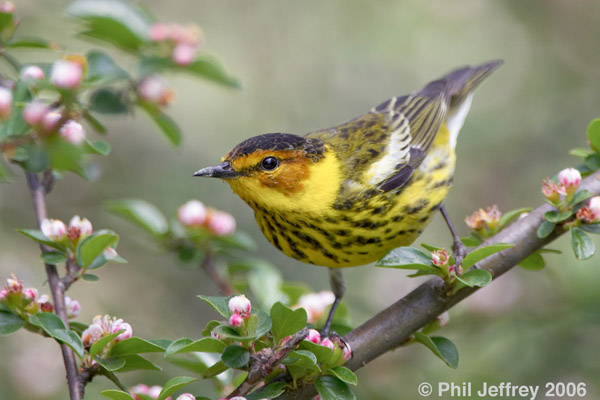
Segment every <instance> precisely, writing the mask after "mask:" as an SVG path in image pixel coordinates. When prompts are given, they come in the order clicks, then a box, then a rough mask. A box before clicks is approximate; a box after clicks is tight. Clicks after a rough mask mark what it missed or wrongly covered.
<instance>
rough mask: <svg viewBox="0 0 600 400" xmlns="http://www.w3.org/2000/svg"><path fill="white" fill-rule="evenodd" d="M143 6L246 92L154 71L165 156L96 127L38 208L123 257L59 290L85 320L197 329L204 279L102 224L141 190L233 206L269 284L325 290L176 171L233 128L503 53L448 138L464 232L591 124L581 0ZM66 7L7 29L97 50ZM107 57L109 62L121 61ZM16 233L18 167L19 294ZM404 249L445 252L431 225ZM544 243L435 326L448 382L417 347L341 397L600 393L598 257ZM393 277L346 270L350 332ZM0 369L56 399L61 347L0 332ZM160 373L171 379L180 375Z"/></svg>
mask: <svg viewBox="0 0 600 400" xmlns="http://www.w3.org/2000/svg"><path fill="white" fill-rule="evenodd" d="M143 3H144V4H146V5H147V6H148V7H149V8H150V9H151V10H152V11H153V12H154V13H155V14H156V15H157V16H158V17H159V19H161V20H162V21H165V22H183V23H187V22H193V23H197V24H199V25H200V26H201V27H202V29H203V30H204V33H205V36H206V38H207V51H208V52H210V53H212V54H215V55H217V56H218V57H219V59H220V60H221V61H222V62H223V64H224V65H225V66H226V68H227V69H228V70H229V71H230V72H231V73H232V74H233V75H235V76H237V77H239V78H240V79H241V81H242V82H243V89H242V90H239V91H236V90H230V89H224V88H222V87H219V86H217V85H214V84H211V83H209V82H203V81H198V80H192V79H190V78H187V77H181V76H178V77H170V78H171V82H172V84H173V86H174V88H175V90H176V92H177V98H176V101H175V102H174V104H172V105H171V107H170V109H169V110H168V111H169V113H170V114H171V115H172V116H173V117H174V118H175V119H176V120H177V121H178V122H179V123H180V124H181V127H182V128H183V131H184V134H185V136H184V141H183V145H182V146H181V148H178V149H173V148H170V147H169V145H168V144H167V143H166V141H165V140H164V139H163V137H162V135H161V134H160V133H159V132H158V131H157V129H156V128H155V127H154V126H153V125H152V123H151V122H150V121H149V120H148V119H147V118H146V116H145V115H135V116H128V117H125V118H118V119H117V118H115V119H110V118H108V119H107V118H105V119H104V121H105V122H106V123H107V124H108V126H109V128H110V134H109V136H108V139H107V140H108V141H109V142H110V143H111V145H112V146H113V152H112V154H111V155H110V156H109V157H106V158H102V157H93V158H90V163H91V164H92V166H93V168H94V170H95V171H97V174H96V180H95V181H94V182H91V183H90V182H86V181H84V180H82V179H81V178H79V177H77V176H74V175H72V174H70V175H67V176H66V178H65V179H64V181H62V182H59V183H58V184H57V185H56V188H55V189H54V191H53V192H52V193H51V195H50V196H49V198H48V201H49V204H48V205H49V213H50V216H51V217H54V218H61V219H63V220H65V221H68V220H69V219H70V218H71V216H72V215H74V214H79V215H82V216H85V217H88V218H89V219H90V220H91V221H92V223H93V224H94V227H95V228H96V229H97V228H111V229H114V230H115V231H116V232H117V233H119V234H120V235H121V242H120V245H119V252H120V253H121V254H122V255H123V256H124V257H126V258H127V259H128V260H129V264H124V265H121V264H110V265H108V266H106V267H104V268H103V269H101V270H100V271H99V273H98V274H99V276H100V278H101V280H100V282H99V283H88V282H82V283H78V284H76V285H74V287H73V288H72V290H70V291H69V294H70V295H71V297H74V298H76V299H78V300H79V301H80V302H81V303H82V306H83V312H82V314H81V316H80V318H79V319H80V320H81V321H83V322H87V323H89V322H90V320H91V318H92V317H93V316H94V315H96V314H104V313H109V314H111V315H117V316H119V317H122V318H124V319H125V320H126V321H128V322H130V323H131V324H132V326H133V328H134V334H136V335H139V336H142V337H146V338H160V337H163V338H170V339H174V338H177V337H192V338H198V337H200V332H201V330H202V328H203V327H204V325H205V323H206V322H207V321H209V320H210V319H213V318H215V317H216V315H215V314H214V313H213V312H212V311H211V310H209V309H208V308H207V307H206V306H205V305H204V304H202V302H200V301H199V300H198V299H197V298H196V295H197V294H200V293H202V294H213V295H214V294H216V293H217V292H216V289H215V287H214V286H213V285H212V284H211V282H210V281H209V280H208V279H207V277H206V276H205V275H204V274H203V273H202V271H201V270H185V269H182V268H181V267H180V266H179V265H178V264H177V262H176V261H175V258H174V257H173V256H171V255H170V254H164V253H162V252H161V250H160V249H157V248H155V246H154V244H153V243H152V242H150V241H149V240H148V237H147V236H146V235H145V234H144V233H143V232H142V231H141V230H140V229H138V228H136V227H134V226H133V225H131V224H129V223H128V222H126V221H124V220H121V219H119V218H117V217H115V216H113V215H111V214H109V213H108V212H106V211H105V209H104V206H103V205H104V204H105V202H106V201H108V200H113V199H120V198H125V197H139V198H143V199H146V200H148V201H150V202H152V203H154V204H156V205H157V206H158V207H159V208H161V209H162V210H163V211H164V212H166V213H174V212H175V210H176V208H177V207H178V206H179V205H180V204H182V203H184V202H185V201H187V200H188V199H190V198H198V199H200V200H202V201H203V202H205V203H206V204H208V205H211V206H215V207H218V208H221V209H223V210H226V211H228V212H230V213H232V214H234V215H235V217H236V219H237V221H238V225H239V229H241V230H243V231H246V232H248V233H250V234H252V235H253V236H254V237H256V239H257V241H258V245H259V251H258V252H257V254H260V256H261V257H263V258H265V259H268V260H270V261H271V262H273V263H274V264H276V265H277V266H278V267H279V268H280V269H281V271H282V273H283V275H284V277H285V279H288V280H299V281H304V282H307V283H308V284H309V285H311V286H312V287H313V288H314V289H316V290H317V289H326V288H327V280H326V276H327V275H326V270H324V269H321V268H318V267H312V266H307V265H304V264H301V263H299V262H296V261H294V260H291V259H289V258H286V257H285V256H283V255H282V254H280V253H278V252H277V251H276V250H275V249H274V248H272V247H271V246H270V245H269V244H268V242H267V241H266V240H265V239H264V238H263V237H262V235H261V234H260V232H259V229H258V228H257V227H256V225H255V222H254V218H253V216H252V213H251V211H250V209H249V208H248V207H247V206H246V205H245V204H243V203H242V201H241V200H240V199H239V198H237V197H236V196H234V195H232V192H231V189H230V188H229V186H228V185H226V184H224V183H221V182H220V181H216V180H214V181H212V180H198V179H195V178H193V177H192V173H193V172H194V171H196V170H197V169H199V168H200V167H203V166H207V165H212V164H213V163H215V162H216V161H217V160H218V159H219V158H220V157H221V156H222V155H223V154H225V152H227V151H228V150H229V149H230V148H231V147H232V146H233V145H235V144H236V143H238V142H239V141H241V140H243V139H245V138H247V137H249V136H253V135H256V134H260V133H265V132H289V133H304V132H308V131H310V130H313V129H317V128H323V127H328V126H332V125H335V124H337V123H340V122H343V121H345V120H348V119H350V118H352V117H354V116H357V115H359V114H362V113H364V112H366V111H367V110H369V109H370V108H371V107H372V106H374V105H377V104H378V103H379V102H381V101H383V100H385V99H387V98H389V97H391V96H394V95H400V94H404V93H407V92H409V91H411V90H413V89H416V88H419V87H421V86H422V85H423V84H425V83H426V82H428V81H429V80H432V79H435V78H437V77H438V76H440V75H441V74H443V73H445V72H447V71H449V70H451V69H452V68H455V67H458V66H461V65H464V64H467V63H477V62H482V61H485V60H488V59H495V58H502V59H504V60H505V62H506V63H505V65H504V66H503V67H502V68H501V69H500V70H499V71H498V72H496V73H495V74H494V75H493V76H492V77H491V78H490V79H489V80H487V81H486V82H485V83H484V84H483V85H482V86H481V88H480V89H479V90H478V92H477V94H476V96H475V101H474V103H473V107H472V109H471V113H470V115H469V117H468V118H467V121H466V124H465V127H464V129H463V131H462V134H461V137H460V139H459V146H458V165H457V171H456V178H455V186H454V189H453V190H452V192H451V194H450V196H449V198H448V200H447V203H446V205H447V209H448V210H449V212H450V214H451V215H452V216H453V217H454V220H455V224H457V225H458V229H459V231H460V233H461V234H466V233H467V229H466V227H465V226H464V224H463V223H462V219H463V218H464V216H466V215H468V214H470V213H471V212H472V211H474V210H475V209H477V208H479V207H485V206H489V205H492V204H498V205H499V206H500V208H501V209H502V210H510V209H513V208H517V207H522V206H537V205H538V204H541V203H542V201H543V199H542V195H541V193H540V183H541V180H542V179H543V178H544V177H546V176H548V175H553V174H555V173H556V172H558V171H559V170H560V169H562V168H565V167H567V166H572V165H574V164H576V163H577V162H578V159H576V158H574V157H571V156H569V155H568V154H567V153H568V150H569V149H570V148H573V147H582V146H585V144H586V139H585V128H586V126H587V124H588V123H589V121H590V120H591V119H593V118H595V117H598V116H600V109H599V104H600V85H599V84H600V68H598V66H599V65H600V52H599V51H598V39H599V38H600V24H598V18H597V16H598V15H600V2H598V1H592V0H589V1H578V2H570V1H569V2H568V1H564V0H543V1H542V0H538V1H522V0H499V1H481V0H456V1H439V0H437V1H433V0H431V1H430V0H428V1H419V0H406V1H391V0H382V1H358V0H330V1H327V2H323V1H316V0H305V1H301V2H300V1H292V0H278V1H266V0H254V1H249V0H229V1H207V0H187V1H183V0H174V1H170V2H165V1H158V0H151V1H150V0H148V1H144V2H143ZM66 4H67V2H66V1H47V0H46V1H42V0H39V1H35V0H18V1H17V2H16V5H17V13H18V14H19V15H20V16H21V17H22V26H21V28H20V34H21V35H39V36H42V37H45V38H47V39H55V40H56V41H57V42H59V43H65V44H66V45H67V48H68V50H69V51H72V52H85V51H87V50H88V49H89V48H91V47H93V46H95V45H94V44H90V43H87V42H83V41H80V40H77V39H75V38H74V36H75V33H76V32H77V24H76V23H74V22H73V21H71V20H68V19H66V18H65V17H64V16H63V15H62V9H63V7H64V6H65V5H66ZM110 52H111V54H113V55H114V56H115V57H116V58H117V59H118V60H119V61H120V62H121V63H123V64H125V65H127V63H128V62H130V60H128V58H126V57H123V55H122V54H121V53H119V52H118V51H113V50H112V49H111V50H110ZM22 57H23V59H24V60H27V59H31V60H40V59H48V60H51V59H54V58H56V55H55V54H48V53H47V52H39V53H26V52H22ZM2 68H5V66H2ZM15 171H16V169H15ZM16 172H18V171H16ZM32 227H34V219H33V215H32V207H31V201H30V199H29V197H28V193H27V190H26V184H25V180H24V177H23V175H22V174H21V173H20V172H19V173H18V174H17V175H16V177H15V180H14V182H13V183H11V184H3V185H1V186H0V237H1V238H2V240H0V276H2V277H5V276H7V275H8V274H9V273H11V272H17V273H18V274H19V276H20V277H21V278H22V279H23V280H24V281H25V283H26V285H27V286H37V287H42V284H44V282H45V276H44V273H43V267H42V264H41V263H40V260H39V255H38V249H37V246H36V245H35V244H34V243H33V242H32V241H30V240H28V239H27V238H24V237H23V236H21V235H19V234H17V233H16V232H15V228H32ZM420 242H427V243H434V244H437V245H446V246H449V244H450V237H449V235H448V232H447V229H446V227H445V226H444V224H443V221H442V220H441V218H439V217H437V218H436V219H435V220H434V222H433V223H432V224H431V225H430V227H429V228H428V229H427V230H426V231H425V233H424V234H423V236H422V237H421V238H420V239H419V240H418V243H420ZM596 244H597V246H599V245H600V241H597V240H596ZM552 247H553V248H557V249H561V250H563V251H564V254H562V255H548V256H547V261H548V265H547V267H546V269H545V270H543V271H540V272H530V271H525V270H522V269H518V268H517V269H515V270H514V271H511V272H510V273H509V274H507V275H505V276H503V277H502V278H500V279H499V280H498V281H496V282H495V283H494V284H493V285H491V286H490V287H488V288H485V289H483V290H481V291H480V292H479V293H478V294H477V295H476V296H473V297H472V298H470V299H468V300H466V301H465V302H464V303H463V304H460V305H459V306H458V307H456V308H454V309H453V310H451V312H450V315H451V322H450V325H449V326H448V327H447V328H446V329H445V330H444V331H443V332H442V333H441V334H442V335H444V336H447V337H449V338H450V339H451V340H452V341H454V342H455V343H456V345H457V346H458V349H459V352H460V364H459V368H458V369H457V370H452V369H449V368H448V367H447V366H445V365H444V364H443V363H442V362H441V361H439V360H438V359H437V358H435V357H434V356H433V355H432V354H431V353H429V351H428V350H426V349H425V348H424V347H422V346H411V347H409V348H403V349H400V350H398V351H395V352H393V353H390V354H386V355H385V356H383V357H381V358H380V359H378V360H376V361H374V362H373V363H371V364H370V365H368V366H367V367H365V368H363V369H362V370H360V371H359V373H358V376H359V386H358V388H357V389H356V394H357V397H358V398H359V399H381V400H387V399H390V400H391V399H415V398H418V395H417V386H418V384H419V383H420V382H423V381H427V382H431V383H432V384H434V385H436V384H437V382H455V383H462V382H473V385H474V387H475V388H477V387H479V386H480V383H481V382H484V381H485V382H488V383H489V384H498V383H500V382H512V383H513V384H515V385H541V386H542V389H540V391H542V392H543V390H544V389H543V386H544V384H545V383H546V382H585V383H586V384H587V388H588V394H587V396H586V397H585V398H586V399H599V398H600V385H599V383H598V376H600V362H598V357H599V356H600V334H599V332H600V312H599V310H600V290H598V288H599V287H600V265H599V264H600V263H599V260H600V258H599V257H600V255H597V256H596V257H594V258H593V259H592V260H589V261H586V262H576V261H575V259H574V256H573V255H572V252H571V251H570V249H569V243H568V240H567V239H566V238H562V239H561V240H559V241H558V242H557V243H555V244H553V246H552ZM404 275H405V274H404V273H403V272H398V271H393V270H383V269H375V268H372V267H361V268H354V269H350V270H347V272H346V277H347V280H348V295H347V298H346V301H347V303H348V306H349V309H350V310H351V311H350V316H351V319H352V321H353V323H354V324H355V325H358V324H360V323H362V322H363V321H365V320H366V319H367V318H368V317H369V316H370V315H373V314H374V313H375V312H377V311H380V310H382V309H383V308H384V307H385V306H387V305H389V304H391V303H392V302H394V301H396V300H397V299H399V298H400V297H401V296H403V295H404V294H406V293H408V291H410V290H411V288H413V287H415V286H416V285H418V284H419V281H418V280H414V279H407V278H404ZM42 292H48V289H47V286H44V287H43V288H42ZM0 359H1V360H2V363H0V397H1V398H3V399H63V398H66V391H65V385H64V378H63V377H64V370H63V369H62V360H61V357H60V352H59V349H58V346H56V345H55V344H54V343H52V342H51V341H50V340H48V339H42V338H41V337H38V336H35V335H33V334H30V333H26V332H19V333H15V334H11V335H9V336H5V337H2V338H0ZM155 361H158V362H160V359H159V358H156V359H155ZM161 365H163V366H165V367H166V372H167V373H168V374H169V376H176V375H186V374H187V373H186V372H185V371H183V370H179V369H177V368H175V367H170V366H167V365H166V364H165V363H164V362H161ZM166 380H167V377H165V375H163V374H161V373H158V372H149V373H145V374H142V373H133V372H132V373H126V374H124V375H123V381H124V382H125V383H126V384H127V385H130V386H132V385H134V384H136V383H139V382H144V383H147V384H163V383H164V382H165V381H166ZM110 387H111V384H110V382H108V381H107V380H106V379H104V378H102V377H98V378H96V379H95V381H94V382H93V383H92V384H91V385H89V386H88V396H86V399H99V398H101V396H100V395H99V394H98V393H99V392H100V390H102V389H104V388H110ZM192 390H193V391H194V392H195V393H197V394H201V393H205V394H210V393H211V386H210V385H209V384H207V383H202V382H201V383H198V384H197V385H196V387H194V388H192ZM211 395H212V394H211ZM542 397H543V396H542V395H538V398H542ZM432 398H435V396H432Z"/></svg>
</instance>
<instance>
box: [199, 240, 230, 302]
mask: <svg viewBox="0 0 600 400" xmlns="http://www.w3.org/2000/svg"><path fill="white" fill-rule="evenodd" d="M200 266H201V267H202V269H203V270H204V272H206V273H207V274H208V276H209V277H210V279H212V281H213V282H214V283H215V284H216V285H217V286H218V287H219V290H220V291H221V293H222V294H223V295H224V296H231V295H233V294H235V293H236V292H235V290H234V289H233V288H232V287H231V285H230V284H229V283H228V282H227V281H226V280H225V279H223V277H222V276H221V275H219V271H217V269H216V268H215V264H214V263H213V254H212V251H211V249H208V248H207V249H206V252H205V253H204V257H203V258H202V263H201V264H200Z"/></svg>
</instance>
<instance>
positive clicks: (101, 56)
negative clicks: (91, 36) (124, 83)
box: [86, 50, 130, 86]
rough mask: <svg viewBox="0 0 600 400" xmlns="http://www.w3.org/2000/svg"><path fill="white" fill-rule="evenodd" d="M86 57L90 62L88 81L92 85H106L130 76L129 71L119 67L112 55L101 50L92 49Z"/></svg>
mask: <svg viewBox="0 0 600 400" xmlns="http://www.w3.org/2000/svg"><path fill="white" fill-rule="evenodd" d="M86 58H87V62H88V69H87V74H86V81H87V83H88V84H90V85H93V86H100V85H106V84H108V83H113V82H118V81H121V80H125V79H129V77H130V76H129V74H128V73H127V71H125V70H124V69H122V68H121V67H119V66H118V65H117V63H116V62H115V61H114V60H113V59H112V58H111V57H110V56H108V55H107V54H106V53H104V52H102V51H100V50H90V51H89V52H88V53H87V54H86Z"/></svg>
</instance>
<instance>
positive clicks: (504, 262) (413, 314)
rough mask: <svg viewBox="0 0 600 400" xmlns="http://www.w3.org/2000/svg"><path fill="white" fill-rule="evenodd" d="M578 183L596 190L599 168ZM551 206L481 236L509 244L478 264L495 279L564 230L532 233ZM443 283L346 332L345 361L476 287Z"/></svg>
mask: <svg viewBox="0 0 600 400" xmlns="http://www.w3.org/2000/svg"><path fill="white" fill-rule="evenodd" d="M580 189H586V190H588V191H589V192H590V193H592V194H593V195H600V172H596V173H594V174H592V175H590V176H589V177H588V178H586V179H584V180H583V182H582V184H581V186H580ZM552 209H553V207H552V206H550V205H548V204H544V205H542V206H540V207H538V208H536V209H535V210H533V211H532V212H530V213H529V214H528V215H527V216H526V217H525V218H523V219H520V220H518V221H516V222H514V223H513V224H511V225H510V226H508V227H507V228H505V229H503V230H502V231H501V232H499V233H498V234H497V235H496V236H494V237H492V238H490V239H489V240H488V241H486V242H485V243H484V244H483V245H482V246H488V245H491V244H495V243H508V244H512V245H514V247H511V248H509V249H506V250H503V251H501V252H499V253H496V254H493V255H491V256H489V257H487V258H485V259H483V260H481V261H480V262H478V266H479V267H480V268H481V269H487V270H488V271H490V272H491V273H492V275H493V276H494V279H495V278H497V277H499V276H500V275H502V274H504V273H505V272H507V271H508V270H510V269H511V268H513V267H514V266H515V265H517V264H518V263H519V262H520V261H521V260H523V259H524V258H526V257H527V256H529V255H530V254H532V253H533V252H535V251H536V250H539V249H541V248H542V247H544V246H545V245H547V244H548V243H550V242H552V241H553V240H555V239H556V238H558V237H559V236H561V235H562V234H563V233H565V232H566V230H564V229H561V228H560V227H557V229H556V230H555V231H554V232H553V233H552V234H551V235H550V236H548V237H546V238H544V239H540V238H538V237H537V233H536V232H537V228H538V227H539V225H540V224H541V223H542V222H543V221H544V214H545V213H546V212H548V211H551V210H552ZM443 289H444V283H443V282H442V280H441V279H439V278H432V279H430V280H428V281H426V282H425V283H423V284H422V285H421V286H419V287H417V288H416V289H415V290H413V291H412V292H410V293H409V294H408V295H407V296H405V297H404V298H402V299H400V300H399V301H397V302H396V303H394V304H392V305H391V306H390V307H388V308H387V309H385V310H383V311H381V312H380V313H379V314H377V315H375V316H374V317H373V318H371V319H370V320H368V321H366V322H365V323H364V324H362V325H361V326H359V327H358V328H356V329H354V330H353V331H352V332H350V333H348V334H347V335H346V336H345V337H344V340H346V341H347V342H348V343H349V344H350V346H351V348H352V353H353V357H352V359H350V360H349V361H348V363H346V365H345V366H346V367H348V368H350V369H352V370H357V369H359V368H361V367H363V366H365V365H366V364H367V363H369V362H371V361H372V360H374V359H375V358H377V357H379V356H381V355H382V354H384V353H386V352H388V351H390V350H394V349H395V348H397V347H398V346H400V345H402V344H403V343H405V342H406V341H407V340H408V339H409V338H410V337H411V335H412V334H414V333H415V332H416V331H417V330H419V329H421V328H422V327H423V326H425V325H426V324H427V323H429V322H431V321H432V320H434V319H435V318H436V317H437V316H438V315H439V314H441V313H442V312H444V311H446V310H448V309H450V308H451V307H453V306H454V305H456V304H457V303H459V302H460V301H461V300H463V299H465V298H467V297H468V296H470V295H472V294H473V293H474V292H475V291H476V290H477V288H470V287H465V288H463V289H461V290H459V291H457V292H456V293H454V294H452V295H447V294H446V291H444V290H443ZM316 394H317V392H316V390H315V387H314V385H312V384H305V385H303V386H300V387H298V388H297V389H296V390H291V391H288V392H286V393H284V394H282V395H281V396H279V397H278V399H279V400H295V399H309V398H312V397H313V396H315V395H316Z"/></svg>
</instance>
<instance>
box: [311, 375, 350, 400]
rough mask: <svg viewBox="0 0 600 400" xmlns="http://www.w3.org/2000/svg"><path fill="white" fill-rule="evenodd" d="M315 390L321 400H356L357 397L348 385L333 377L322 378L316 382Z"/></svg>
mask: <svg viewBox="0 0 600 400" xmlns="http://www.w3.org/2000/svg"><path fill="white" fill-rule="evenodd" d="M315 388H316V389H317V392H318V393H319V395H321V400H355V399H356V396H354V393H352V390H351V389H350V387H349V386H348V384H347V383H345V382H343V381H342V380H340V379H339V378H337V377H335V376H331V375H325V376H320V377H318V378H317V380H316V381H315Z"/></svg>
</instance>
